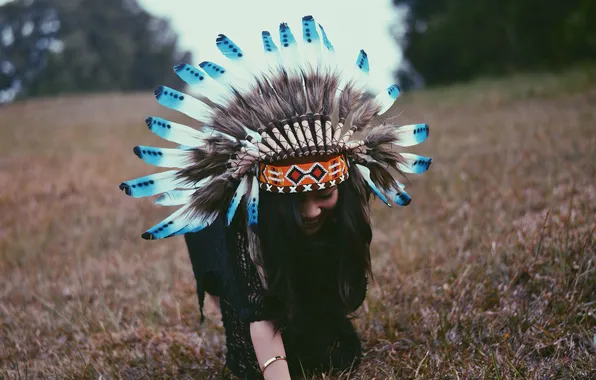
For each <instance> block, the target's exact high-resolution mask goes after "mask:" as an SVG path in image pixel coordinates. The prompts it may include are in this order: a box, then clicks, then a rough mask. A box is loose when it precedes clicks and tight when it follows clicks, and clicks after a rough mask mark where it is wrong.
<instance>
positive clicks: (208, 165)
mask: <svg viewBox="0 0 596 380" xmlns="http://www.w3.org/2000/svg"><path fill="white" fill-rule="evenodd" d="M214 140H216V138H214ZM214 145H217V146H220V147H222V149H225V150H222V151H218V150H211V149H207V150H206V149H203V148H194V149H192V160H193V162H194V164H193V165H191V166H189V167H186V168H184V169H181V170H180V171H179V172H178V177H179V178H184V179H185V180H186V181H187V182H189V183H197V182H199V181H200V180H202V179H203V178H206V177H209V176H210V175H213V176H218V175H221V174H223V173H224V172H225V171H226V170H227V168H226V164H227V162H228V160H229V159H230V154H231V153H228V152H232V153H233V152H235V150H232V149H231V147H230V146H226V143H225V142H224V141H223V140H221V141H218V142H217V143H215V144H214Z"/></svg>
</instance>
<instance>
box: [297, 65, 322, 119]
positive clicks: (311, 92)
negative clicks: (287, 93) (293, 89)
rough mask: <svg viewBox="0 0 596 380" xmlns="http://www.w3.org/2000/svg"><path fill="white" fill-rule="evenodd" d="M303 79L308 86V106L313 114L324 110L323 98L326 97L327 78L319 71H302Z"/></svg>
mask: <svg viewBox="0 0 596 380" xmlns="http://www.w3.org/2000/svg"><path fill="white" fill-rule="evenodd" d="M302 79H303V80H304V87H305V88H306V96H307V98H306V99H307V102H308V107H309V108H310V112H312V113H313V114H317V113H318V114H320V113H321V112H322V111H323V98H324V97H325V95H326V94H325V79H326V78H324V77H323V76H321V75H320V74H319V73H318V72H317V71H314V70H309V71H308V72H305V71H302Z"/></svg>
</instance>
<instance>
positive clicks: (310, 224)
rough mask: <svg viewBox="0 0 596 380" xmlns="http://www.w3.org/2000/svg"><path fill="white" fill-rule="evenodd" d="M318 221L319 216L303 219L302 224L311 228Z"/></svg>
mask: <svg viewBox="0 0 596 380" xmlns="http://www.w3.org/2000/svg"><path fill="white" fill-rule="evenodd" d="M320 221H321V219H320V218H317V219H309V220H303V221H302V225H303V226H304V228H307V229H311V228H313V227H316V226H317V225H318V224H319V222H320Z"/></svg>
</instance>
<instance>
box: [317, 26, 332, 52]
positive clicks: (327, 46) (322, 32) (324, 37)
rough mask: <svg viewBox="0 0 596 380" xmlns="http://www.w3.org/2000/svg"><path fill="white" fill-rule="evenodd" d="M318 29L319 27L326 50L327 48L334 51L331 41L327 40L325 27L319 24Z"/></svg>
mask: <svg viewBox="0 0 596 380" xmlns="http://www.w3.org/2000/svg"><path fill="white" fill-rule="evenodd" d="M319 29H321V36H323V45H325V47H326V48H327V50H329V51H330V52H335V48H334V47H333V45H332V44H331V41H329V38H328V37H327V33H325V29H323V25H321V24H319Z"/></svg>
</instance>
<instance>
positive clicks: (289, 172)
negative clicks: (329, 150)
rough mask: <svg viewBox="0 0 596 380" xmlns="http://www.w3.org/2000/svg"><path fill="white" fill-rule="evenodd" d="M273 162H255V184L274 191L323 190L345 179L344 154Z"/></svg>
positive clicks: (346, 166) (346, 168)
mask: <svg viewBox="0 0 596 380" xmlns="http://www.w3.org/2000/svg"><path fill="white" fill-rule="evenodd" d="M321 158H322V160H320V161H310V162H304V163H294V164H289V165H275V164H266V163H264V162H260V163H259V178H258V179H259V187H260V188H261V189H264V190H266V191H270V192H274V193H303V192H308V191H316V190H323V189H327V188H329V187H332V186H336V185H339V184H340V183H342V182H343V181H345V180H346V179H348V176H349V174H348V165H347V161H346V157H345V156H344V155H338V156H331V157H330V158H328V159H326V160H325V157H321Z"/></svg>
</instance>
